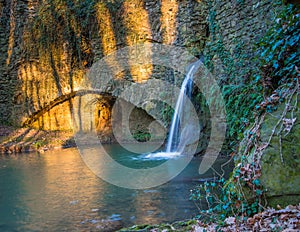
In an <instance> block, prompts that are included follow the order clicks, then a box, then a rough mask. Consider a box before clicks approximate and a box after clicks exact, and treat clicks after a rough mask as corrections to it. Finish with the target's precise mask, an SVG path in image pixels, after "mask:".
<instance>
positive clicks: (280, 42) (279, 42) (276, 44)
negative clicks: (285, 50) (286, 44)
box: [272, 39, 284, 51]
mask: <svg viewBox="0 0 300 232" xmlns="http://www.w3.org/2000/svg"><path fill="white" fill-rule="evenodd" d="M283 41H284V40H283V39H281V40H279V41H277V42H276V43H275V45H274V46H273V47H272V51H274V50H275V49H276V48H277V47H278V46H279V45H280V44H282V43H283Z"/></svg>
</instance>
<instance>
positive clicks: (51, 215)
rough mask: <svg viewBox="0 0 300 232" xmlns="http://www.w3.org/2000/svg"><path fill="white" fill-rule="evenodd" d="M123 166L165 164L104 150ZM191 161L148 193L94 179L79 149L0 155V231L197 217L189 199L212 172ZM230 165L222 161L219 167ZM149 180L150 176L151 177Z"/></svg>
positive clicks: (116, 149) (80, 228) (79, 228)
mask: <svg viewBox="0 0 300 232" xmlns="http://www.w3.org/2000/svg"><path fill="white" fill-rule="evenodd" d="M105 148H106V150H107V151H108V153H109V154H111V155H112V156H113V157H114V158H115V159H117V160H118V161H119V162H120V163H122V164H124V165H128V166H130V165H131V166H132V164H134V165H133V166H136V167H141V168H145V167H153V166H155V165H158V164H159V163H161V162H163V161H161V160H154V161H153V160H149V161H147V160H145V159H140V158H139V157H141V156H140V155H139V154H134V153H130V152H128V151H126V150H124V149H123V148H122V147H120V146H118V145H107V146H105ZM200 161H201V160H200V159H199V158H198V159H196V158H195V159H193V160H192V162H191V163H190V164H189V165H188V166H187V167H186V168H185V170H184V171H183V172H182V173H181V174H180V175H179V176H177V177H176V178H175V179H173V180H172V181H170V182H168V183H166V184H164V185H161V186H158V187H155V188H151V189H146V190H131V189H124V188H121V187H117V186H114V185H111V184H109V183H106V182H105V181H103V180H101V179H100V178H98V177H97V176H95V175H94V174H93V173H92V172H91V171H90V170H89V169H88V167H87V166H86V165H85V164H84V162H83V161H82V159H81V157H80V154H79V152H78V151H77V149H76V148H71V149H65V150H59V151H49V152H46V153H45V154H35V153H32V154H18V155H10V156H2V157H0V231H88V230H90V229H92V230H93V229H95V228H96V226H97V225H98V224H99V223H101V221H103V220H107V219H108V220H122V223H124V225H125V226H130V225H133V224H144V223H151V224H156V223H161V222H173V221H175V220H183V219H187V218H191V217H193V216H195V215H196V214H197V213H198V210H197V207H196V206H195V205H194V203H193V202H191V201H189V200H188V199H189V194H190V189H192V188H193V187H194V186H195V185H197V184H198V183H199V182H198V181H199V179H200V180H201V181H202V180H203V179H204V178H211V177H216V176H217V175H216V173H214V172H213V171H212V170H210V172H207V173H205V174H204V175H202V176H199V174H198V167H199V164H200ZM224 162H226V160H224V159H219V160H218V161H217V162H216V166H215V168H216V169H219V166H220V164H222V163H224ZM149 178H151V177H149Z"/></svg>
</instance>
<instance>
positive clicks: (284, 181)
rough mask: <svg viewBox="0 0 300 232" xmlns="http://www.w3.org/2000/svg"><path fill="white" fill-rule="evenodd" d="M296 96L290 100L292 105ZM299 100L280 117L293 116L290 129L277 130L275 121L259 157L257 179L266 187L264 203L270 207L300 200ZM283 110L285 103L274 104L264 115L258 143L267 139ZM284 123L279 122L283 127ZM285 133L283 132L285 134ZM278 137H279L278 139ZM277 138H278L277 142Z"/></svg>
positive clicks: (279, 125) (296, 202) (288, 117)
mask: <svg viewBox="0 0 300 232" xmlns="http://www.w3.org/2000/svg"><path fill="white" fill-rule="evenodd" d="M295 101H296V97H294V98H293V100H292V101H291V104H290V105H291V106H295V103H296V102H295ZM299 107H300V103H299V102H298V103H297V106H296V107H295V109H294V111H292V110H291V111H288V112H287V114H286V116H285V117H284V118H286V119H288V120H292V119H296V121H295V123H294V125H293V127H292V129H291V130H290V132H289V133H288V134H287V131H284V130H281V132H279V129H280V128H281V126H282V122H280V124H278V126H277V128H276V130H275V133H274V136H273V137H272V140H271V142H270V145H269V146H268V147H267V148H266V149H265V150H264V152H263V156H262V163H261V165H262V176H261V181H262V184H263V185H264V187H265V188H266V190H267V192H266V193H267V194H266V195H267V198H268V203H269V205H271V206H276V205H278V204H279V205H280V206H282V207H285V206H286V205H289V204H298V203H299V202H300V146H299V141H300V110H299V109H300V108H299ZM284 109H285V104H282V105H280V106H279V107H278V110H277V111H276V112H273V113H272V114H268V115H267V116H266V118H265V121H264V123H263V124H262V127H261V138H262V142H267V140H268V139H269V137H270V135H271V134H272V130H273V129H274V127H275V125H276V124H277V122H278V120H279V119H280V118H281V115H282V113H283V111H284ZM284 127H285V125H284V124H283V129H284ZM286 134H287V135H286ZM280 137H281V138H280ZM280 140H281V141H280Z"/></svg>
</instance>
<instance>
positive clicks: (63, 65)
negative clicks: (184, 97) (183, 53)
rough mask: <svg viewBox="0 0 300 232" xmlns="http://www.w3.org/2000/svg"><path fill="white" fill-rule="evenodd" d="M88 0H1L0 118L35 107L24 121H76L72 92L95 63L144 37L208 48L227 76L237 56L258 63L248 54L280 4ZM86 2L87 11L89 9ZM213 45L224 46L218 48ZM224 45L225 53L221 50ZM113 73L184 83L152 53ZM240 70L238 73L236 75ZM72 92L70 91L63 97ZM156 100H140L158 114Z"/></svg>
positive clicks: (195, 49)
mask: <svg viewBox="0 0 300 232" xmlns="http://www.w3.org/2000/svg"><path fill="white" fill-rule="evenodd" d="M83 3H87V2H83ZM83 3H82V5H78V6H76V7H77V8H76V7H75V8H74V9H72V10H74V11H70V10H69V8H68V7H67V6H66V4H64V3H58V4H61V5H56V4H57V3H56V2H52V1H43V2H39V1H37V0H29V1H16V0H1V1H0V19H1V27H0V34H1V37H0V44H1V48H0V49H1V54H3V55H1V56H0V77H1V78H0V85H1V88H0V123H2V124H3V123H6V124H14V125H24V122H28V118H31V117H32V116H33V115H38V116H39V117H34V118H35V120H31V121H30V122H31V123H30V124H26V125H29V126H34V127H38V128H44V129H50V130H69V129H72V124H73V122H74V121H73V120H74V119H73V116H72V114H74V107H76V106H75V105H74V104H75V103H76V102H78V100H74V99H72V98H73V97H74V94H73V93H75V92H76V91H77V90H78V88H79V86H80V85H81V83H82V82H83V81H84V80H85V78H86V73H87V71H88V70H89V69H90V67H91V66H92V64H93V63H95V62H97V61H98V60H100V59H102V58H103V57H104V56H106V55H108V54H110V53H112V52H114V51H116V50H118V49H121V48H124V47H126V46H131V45H134V44H139V43H155V44H168V45H175V46H179V47H183V48H185V49H187V50H188V51H189V52H190V53H191V54H192V55H194V56H200V54H201V53H202V52H203V51H204V48H205V51H206V58H207V60H209V59H210V58H211V60H212V61H213V63H214V66H215V69H214V72H215V74H216V75H217V76H218V78H219V79H220V80H223V79H224V77H227V76H228V74H230V72H232V71H233V70H231V69H228V66H229V65H228V64H229V63H230V62H234V65H233V66H234V67H235V70H237V72H239V71H241V70H244V69H245V66H251V65H253V61H252V60H251V59H250V58H251V56H252V54H253V51H252V47H253V44H254V41H256V40H257V39H258V38H259V37H260V36H261V35H262V34H263V33H264V32H265V31H266V29H267V27H268V25H269V24H272V16H273V12H274V11H275V9H276V7H275V6H274V2H272V1H267V0H264V1H258V0H255V1H249V2H247V1H237V0H231V1H217V0H214V1H199V0H183V1H177V0H145V1H138V0H117V1H96V2H93V1H91V5H87V6H86V5H83ZM83 7H85V8H83ZM82 9H86V11H87V12H84V15H85V16H84V17H83V16H82V14H81V13H80V10H82ZM76 10H77V11H76ZM74 12H75V13H74ZM76 12H77V13H76ZM78 12H79V13H78ZM66 13H68V14H66ZM67 15H68V16H67ZM208 25H209V26H210V28H209V30H208ZM245 25H246V26H245ZM208 36H209V43H207V39H208ZM220 44H221V45H222V46H219V45H220ZM205 46H206V47H205ZM216 46H217V48H218V49H219V50H218V49H217V50H216V49H214V48H215V47H216ZM220 49H221V50H222V51H223V53H225V55H227V57H226V56H225V55H222V54H220ZM179 55H180V54H179ZM241 55H247V56H249V59H248V60H247V63H243V64H241V63H239V62H238V61H239V60H240V56H241ZM111 65H112V66H113V67H114V68H115V69H118V65H120V64H118V62H117V61H116V62H115V63H112V64H111ZM116 78H117V79H121V80H123V81H122V83H121V84H122V85H123V88H126V85H127V84H128V83H133V82H136V83H142V82H146V81H148V80H150V79H162V80H168V81H170V82H171V83H175V84H176V85H177V86H179V85H180V83H181V82H182V79H183V73H178V72H174V71H173V70H170V69H168V68H165V67H160V66H155V65H152V64H151V61H150V62H149V64H147V65H138V66H136V65H131V66H130V68H129V69H128V70H125V71H123V72H121V73H119V74H116ZM243 78H244V76H242V75H240V76H237V78H236V79H235V83H239V82H240V81H242V80H241V79H243ZM225 79H226V78H225ZM154 88H155V86H154ZM168 91H169V90H168V89H165V90H162V94H165V97H166V96H170V97H173V98H174V96H172V94H171V95H170V93H168ZM110 93H111V92H110ZM68 96H69V97H70V99H66V98H67V97H68ZM115 97H116V96H115ZM62 99H64V101H62ZM132 101H135V100H134V98H133V99H132ZM56 103H57V104H56ZM132 103H134V102H132ZM150 106H151V107H150ZM156 106H157V107H155V106H153V102H149V104H148V105H147V104H146V105H143V106H139V107H140V108H142V109H143V110H145V111H146V112H148V113H149V114H150V115H151V116H152V117H158V116H157V115H158V113H160V112H158V111H159V110H160V111H161V109H162V106H161V105H159V104H158V105H156ZM45 109H46V110H45Z"/></svg>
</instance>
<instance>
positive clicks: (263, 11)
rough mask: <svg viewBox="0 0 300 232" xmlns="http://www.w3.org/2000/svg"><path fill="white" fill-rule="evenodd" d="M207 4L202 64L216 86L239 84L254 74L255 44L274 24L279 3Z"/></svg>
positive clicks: (259, 0) (213, 1)
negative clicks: (206, 36)
mask: <svg viewBox="0 0 300 232" xmlns="http://www.w3.org/2000/svg"><path fill="white" fill-rule="evenodd" d="M207 3H208V9H209V12H208V18H207V19H208V24H209V33H210V36H209V40H208V42H207V46H206V49H205V56H206V60H207V61H208V63H210V65H211V67H212V69H213V71H214V74H215V76H216V77H217V78H218V79H219V80H220V83H222V84H226V83H227V84H236V85H238V84H241V83H243V82H245V81H247V80H248V79H249V77H250V76H251V74H252V73H251V72H254V71H255V65H256V63H255V60H254V59H253V56H254V52H255V43H256V42H258V41H259V39H260V38H262V36H263V35H264V34H265V32H266V31H267V30H268V29H269V28H270V27H271V26H272V25H273V24H274V22H275V14H276V12H277V11H278V10H279V8H280V7H281V4H282V1H279V0H276V1H271V0H253V1H250V0H228V1H219V0H208V1H207ZM250 69H251V71H250ZM230 76H231V77H232V79H231V80H230V79H229V77H230Z"/></svg>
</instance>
